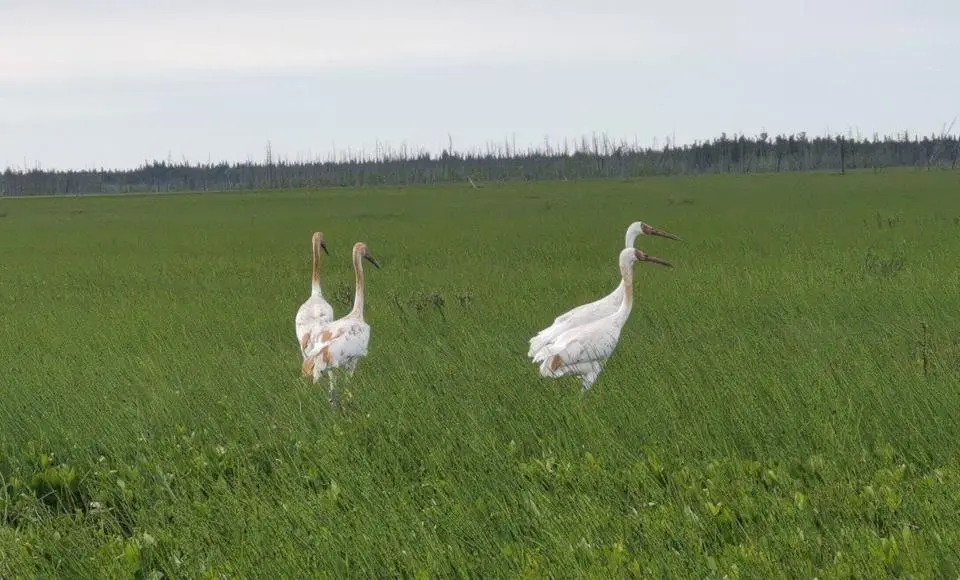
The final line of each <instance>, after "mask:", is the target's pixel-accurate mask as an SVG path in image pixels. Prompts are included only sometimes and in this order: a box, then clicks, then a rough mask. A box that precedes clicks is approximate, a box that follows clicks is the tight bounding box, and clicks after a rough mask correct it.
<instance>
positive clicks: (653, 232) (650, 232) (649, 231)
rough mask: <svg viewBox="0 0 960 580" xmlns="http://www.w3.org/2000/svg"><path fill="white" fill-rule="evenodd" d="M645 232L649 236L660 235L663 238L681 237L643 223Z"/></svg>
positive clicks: (673, 238) (676, 238)
mask: <svg viewBox="0 0 960 580" xmlns="http://www.w3.org/2000/svg"><path fill="white" fill-rule="evenodd" d="M643 233H645V234H647V235H648V236H660V237H662V238H669V239H671V240H677V241H680V238H678V237H677V236H675V235H673V234H671V233H670V232H667V231H664V230H661V229H659V228H655V227H653V226H648V225H647V224H643Z"/></svg>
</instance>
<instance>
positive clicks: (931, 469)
mask: <svg viewBox="0 0 960 580" xmlns="http://www.w3.org/2000/svg"><path fill="white" fill-rule="evenodd" d="M0 216H2V217H0V252H2V254H0V344H2V348H0V365H2V369H3V373H2V384H3V390H2V404H0V422H2V423H0V424H2V443H0V576H2V577H4V578H8V577H29V578H32V577H37V576H50V575H60V576H70V577H76V576H80V577H95V576H96V577H140V578H159V577H161V574H162V575H163V577H171V578H174V577H176V578H183V577H215V576H220V575H226V576H238V577H245V578H247V577H278V576H284V577H297V576H299V577H312V576H315V575H317V574H320V575H323V576H331V577H343V576H364V577H387V576H392V575H399V576H415V575H416V576H423V577H426V576H429V577H436V576H443V577H458V576H468V575H469V576H473V577H484V578H498V577H516V576H530V577H542V576H547V575H552V576H554V577H582V576H583V575H587V576H593V577H610V576H624V575H635V576H639V577H658V578H660V577H669V578H705V577H718V578H719V577H723V576H728V577H730V578H737V577H744V578H772V577H784V576H787V577H818V578H839V577H851V576H854V577H884V576H887V575H896V576H907V575H910V576H913V577H922V578H957V577H958V575H960V267H958V265H960V175H958V174H956V173H946V172H931V173H927V172H914V171H903V172H886V173H880V174H873V173H869V174H849V175H846V176H839V175H830V174H782V175H766V176H749V177H735V176H723V177H699V178H684V177H679V178H664V179H645V180H640V181H635V182H623V183H620V182H563V183H540V184H507V185H494V184H490V185H487V186H486V187H484V188H482V189H481V190H479V191H474V190H472V189H471V188H469V187H464V186H457V187H442V188H418V189H413V188H411V189H403V188H384V189H366V190H356V189H337V190H322V191H295V192H290V191H287V192H264V193H256V194H209V195H168V196H138V197H112V198H88V199H78V198H61V199H54V198H49V199H32V200H31V199H2V200H0ZM634 220H643V221H646V222H648V223H650V224H652V225H654V226H657V227H662V228H664V229H666V230H668V231H670V232H673V233H675V234H677V235H679V236H680V237H681V238H683V241H681V242H674V241H670V240H665V239H662V238H648V237H641V238H640V239H639V240H638V242H637V246H638V247H640V248H642V249H644V250H646V251H647V252H648V253H650V254H653V255H655V256H658V257H661V258H665V259H667V260H669V261H671V262H672V263H673V264H674V266H675V267H674V268H672V269H668V268H662V267H659V266H653V265H644V264H639V265H638V266H637V275H636V288H637V296H638V301H637V303H636V305H635V307H634V310H633V313H632V314H631V317H630V319H629V320H628V321H627V324H626V327H625V328H624V331H623V333H622V335H621V338H620V343H619V346H618V347H617V351H616V352H615V353H614V355H613V356H612V357H611V359H610V362H609V364H608V365H607V368H606V371H605V372H604V373H603V374H602V375H601V376H600V378H599V380H598V381H597V383H596V384H595V385H594V387H593V389H592V390H591V391H589V392H588V393H587V394H586V395H581V393H580V385H579V382H578V381H577V379H575V378H568V379H563V380H551V379H544V378H541V377H539V376H538V374H537V370H536V367H535V366H534V365H533V364H531V363H530V362H529V361H528V360H527V359H526V358H525V354H526V349H527V340H528V339H529V338H530V337H531V336H532V335H533V334H535V333H536V332H537V331H538V330H540V329H541V328H543V327H545V326H547V325H548V324H549V323H550V322H551V321H552V320H553V318H554V317H555V316H556V315H558V314H559V313H561V312H562V311H564V310H566V309H568V308H570V307H572V306H575V305H578V304H581V303H583V302H586V301H590V300H593V299H595V298H599V297H600V296H602V295H604V294H606V293H607V292H609V291H610V290H612V289H613V288H614V286H615V285H616V284H617V281H618V272H617V265H616V260H617V254H618V252H619V250H620V249H621V248H622V245H623V235H624V230H625V228H626V227H627V225H628V224H629V223H630V222H631V221H634ZM314 230H322V231H323V232H324V233H325V236H326V239H327V243H328V245H329V248H330V252H331V254H332V255H331V256H330V257H328V258H327V259H326V261H325V262H324V269H323V272H322V285H323V289H324V292H325V294H326V295H327V296H328V297H329V298H330V300H331V302H332V303H333V306H334V309H335V311H336V314H337V316H341V315H343V314H345V313H346V312H347V311H348V310H349V307H350V303H351V301H352V297H353V274H352V270H351V262H350V250H351V247H352V245H353V244H354V242H356V241H364V242H366V243H367V244H368V245H369V247H370V250H371V252H372V253H373V255H374V256H376V258H377V259H378V260H379V261H380V263H381V264H382V266H383V269H381V270H376V269H372V268H368V269H367V276H366V280H367V300H366V302H367V308H366V318H367V320H368V322H369V323H370V324H371V326H372V338H371V343H370V354H369V356H368V357H367V358H366V359H365V360H363V361H362V362H361V363H360V365H359V367H358V370H357V373H356V375H355V376H354V378H353V380H352V381H349V382H347V381H341V382H340V384H341V385H343V386H345V387H347V388H348V389H349V396H347V394H344V395H343V397H342V399H343V408H342V409H339V410H335V409H333V408H331V406H330V405H329V404H328V402H327V399H326V385H325V384H324V383H321V384H318V385H314V384H312V383H309V382H307V381H306V380H304V379H301V378H300V358H299V351H298V348H297V344H296V339H295V337H294V332H293V317H294V313H295V312H296V310H297V308H298V306H299V305H300V303H301V302H302V301H303V300H305V299H306V297H307V295H308V294H309V285H310V280H309V277H310V273H309V269H310V235H311V233H312V232H313V231H314ZM438 304H442V306H438Z"/></svg>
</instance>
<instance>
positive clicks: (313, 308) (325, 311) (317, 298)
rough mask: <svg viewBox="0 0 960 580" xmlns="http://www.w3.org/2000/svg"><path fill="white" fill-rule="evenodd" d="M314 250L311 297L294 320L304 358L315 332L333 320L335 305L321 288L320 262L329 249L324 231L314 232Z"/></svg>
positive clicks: (312, 243) (312, 241) (312, 244)
mask: <svg viewBox="0 0 960 580" xmlns="http://www.w3.org/2000/svg"><path fill="white" fill-rule="evenodd" d="M311 246H312V250H313V275H312V277H311V281H310V297H309V298H307V300H306V301H305V302H304V303H303V304H301V305H300V308H299V309H298V310H297V315H296V317H295V318H294V320H293V324H294V329H295V331H296V333H297V343H298V344H299V345H300V354H301V356H303V357H304V358H306V355H304V349H305V348H306V346H307V343H308V342H309V340H310V337H311V336H312V335H314V334H318V333H319V332H320V329H321V328H323V326H324V325H325V324H327V323H329V322H331V321H332V320H333V307H332V306H330V303H329V302H327V301H326V300H325V299H324V298H323V291H322V290H321V289H320V264H321V262H322V261H323V256H322V255H321V254H320V250H321V249H322V250H323V251H324V253H326V254H328V255H329V253H330V252H329V251H327V242H326V241H324V239H323V232H314V233H313V238H312V240H311Z"/></svg>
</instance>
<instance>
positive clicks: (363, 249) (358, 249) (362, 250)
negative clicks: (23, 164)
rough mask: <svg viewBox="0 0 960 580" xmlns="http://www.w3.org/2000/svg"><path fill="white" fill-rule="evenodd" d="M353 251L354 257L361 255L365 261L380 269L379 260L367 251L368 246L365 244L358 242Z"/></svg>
mask: <svg viewBox="0 0 960 580" xmlns="http://www.w3.org/2000/svg"><path fill="white" fill-rule="evenodd" d="M353 251H354V256H356V254H357V253H359V254H360V257H361V258H363V259H364V260H366V261H368V262H370V263H371V264H373V265H374V266H376V267H377V269H379V268H380V263H379V262H377V259H376V258H374V257H373V256H372V255H371V254H370V250H368V249H367V245H366V244H365V243H363V242H357V243H356V244H354V246H353ZM354 259H356V258H354Z"/></svg>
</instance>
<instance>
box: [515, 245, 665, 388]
mask: <svg viewBox="0 0 960 580" xmlns="http://www.w3.org/2000/svg"><path fill="white" fill-rule="evenodd" d="M638 261H639V262H651V263H653V264H660V265H663V266H668V267H673V265H672V264H671V263H670V262H667V261H666V260H662V259H660V258H657V257H654V256H650V255H648V254H647V253H646V252H644V251H643V250H635V249H633V248H624V249H623V250H621V251H620V277H621V279H622V281H623V283H622V287H623V300H621V301H620V304H619V305H618V307H617V309H616V310H614V311H613V312H612V313H610V314H607V315H605V316H603V317H601V318H597V319H594V320H591V321H589V322H586V323H584V324H582V325H580V326H575V327H573V328H569V329H567V330H565V331H564V332H562V333H560V334H559V335H557V336H556V337H555V338H554V339H553V340H552V341H551V342H550V343H549V344H547V345H545V346H544V347H543V348H542V349H540V350H539V351H538V352H537V353H536V355H535V356H534V357H533V362H534V363H536V364H538V365H540V376H543V377H553V378H558V377H562V376H566V375H576V376H579V377H580V378H581V380H582V381H583V389H582V392H586V391H587V390H588V389H589V388H590V386H591V385H593V383H594V381H596V380H597V377H598V376H600V373H601V372H602V371H603V365H604V364H605V363H606V362H607V359H608V358H610V355H611V354H613V350H614V349H615V348H616V347H617V342H618V341H619V340H620V330H621V329H622V328H623V325H624V323H625V322H626V321H627V317H629V316H630V310H631V308H632V307H633V267H634V265H635V264H636V263H637V262H638Z"/></svg>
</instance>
